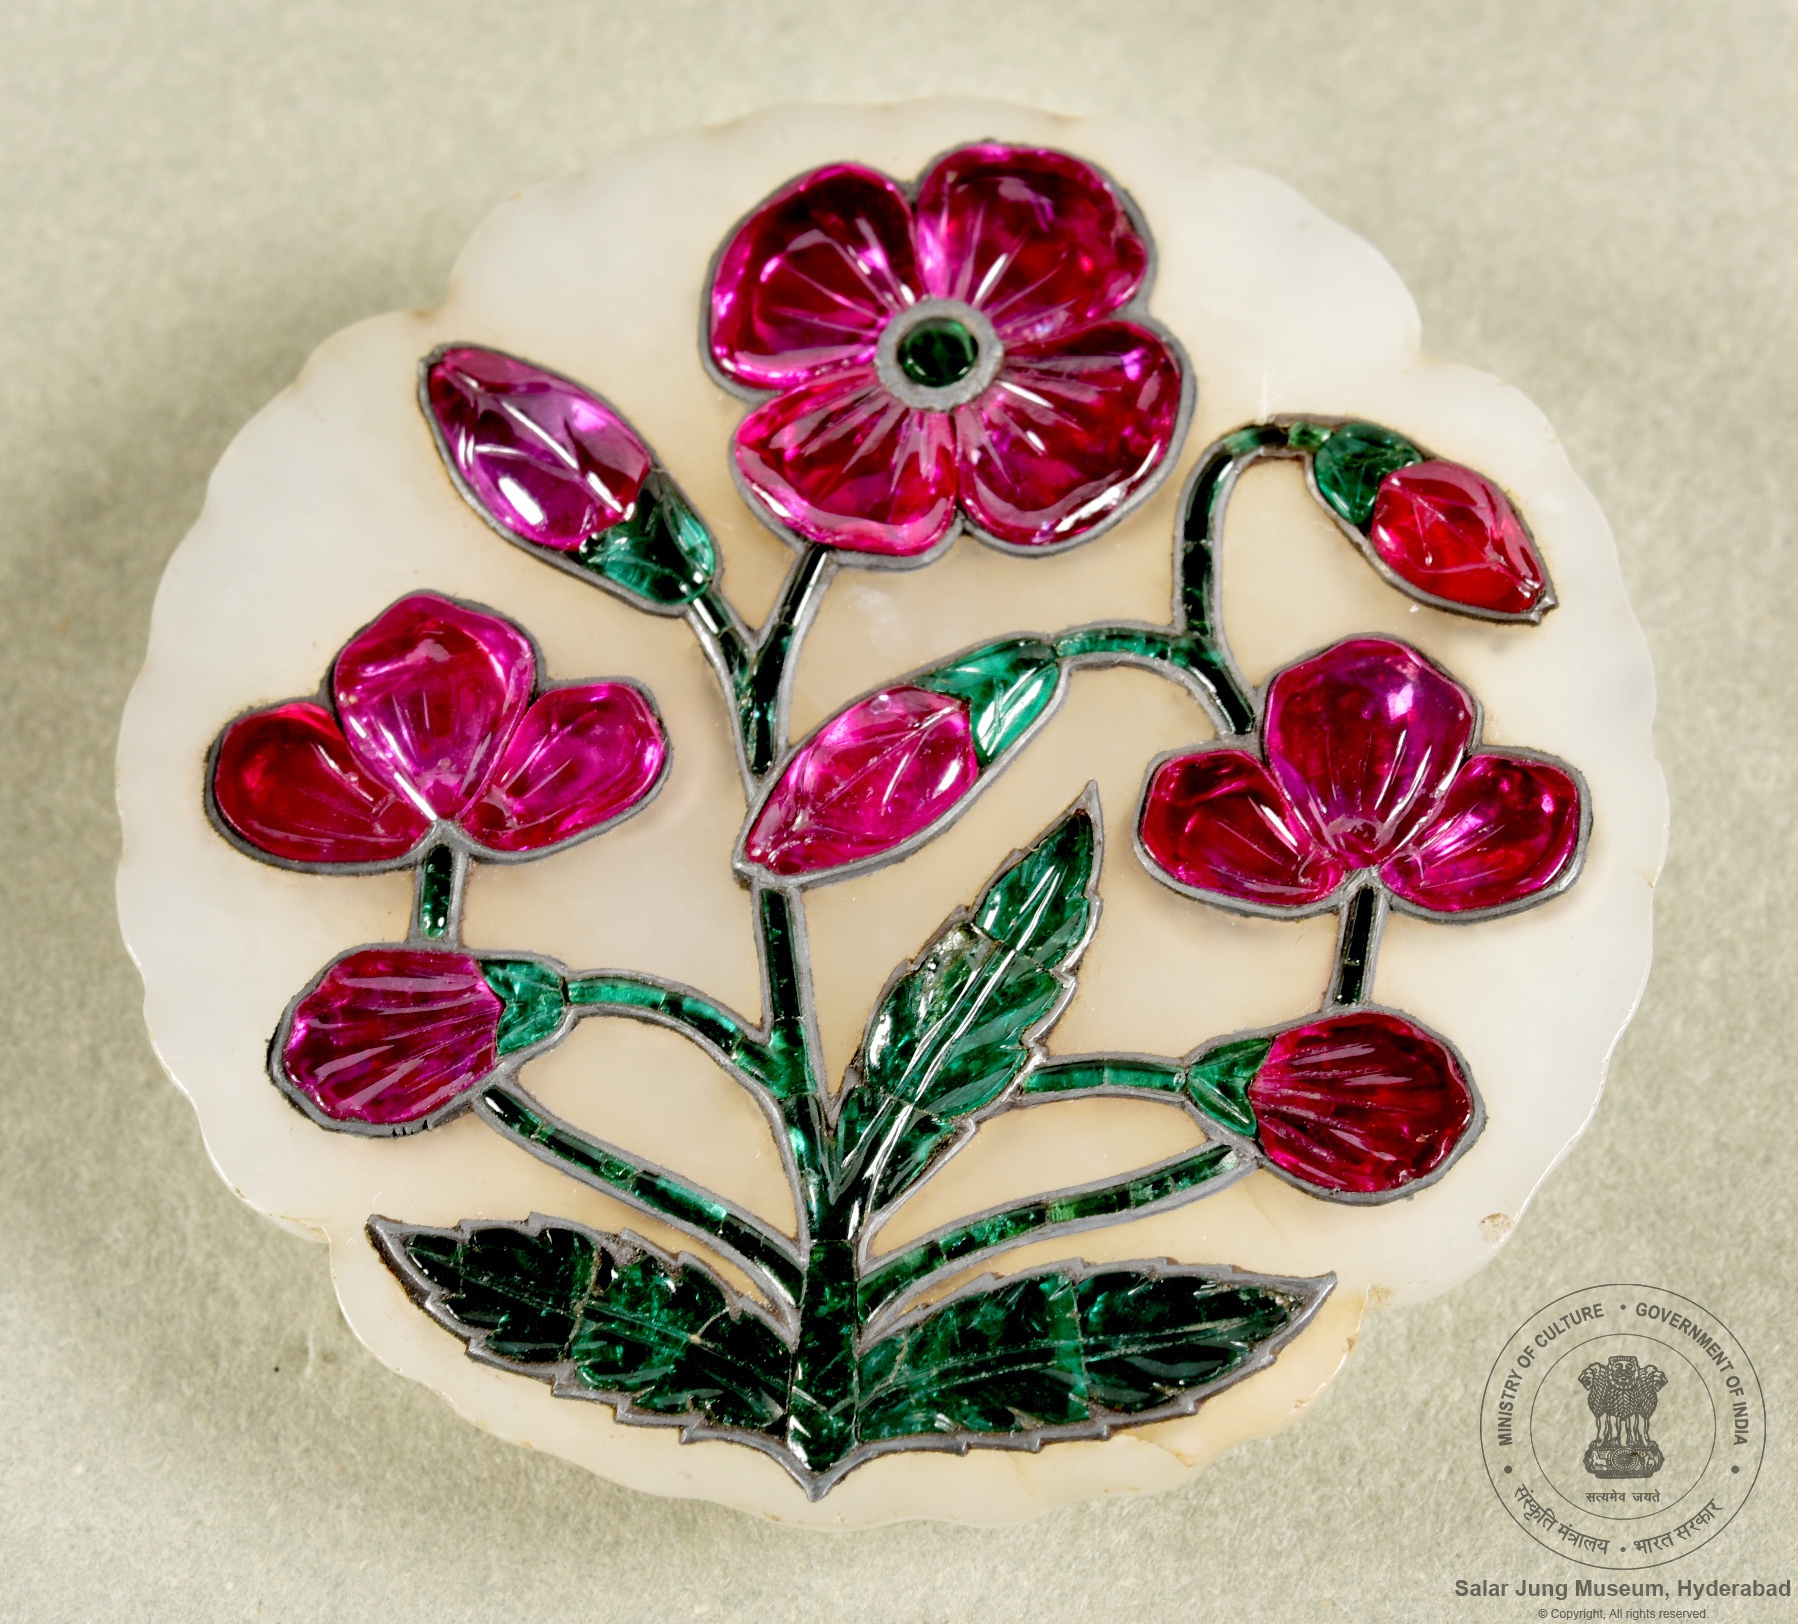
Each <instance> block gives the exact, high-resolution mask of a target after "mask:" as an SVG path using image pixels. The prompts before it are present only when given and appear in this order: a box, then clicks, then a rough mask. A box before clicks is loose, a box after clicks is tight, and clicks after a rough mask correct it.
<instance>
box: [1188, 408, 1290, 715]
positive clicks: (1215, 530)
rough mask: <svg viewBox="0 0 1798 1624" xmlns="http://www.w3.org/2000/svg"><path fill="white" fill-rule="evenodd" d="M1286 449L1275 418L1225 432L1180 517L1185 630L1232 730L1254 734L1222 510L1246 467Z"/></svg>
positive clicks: (1194, 483) (1196, 479) (1202, 466)
mask: <svg viewBox="0 0 1798 1624" xmlns="http://www.w3.org/2000/svg"><path fill="white" fill-rule="evenodd" d="M1285 449H1286V431H1285V430H1284V429H1282V428H1280V427H1278V426H1277V425H1275V424H1273V423H1256V424H1253V425H1251V426H1250V427H1249V428H1246V429H1238V430H1237V431H1236V433H1234V434H1227V435H1225V436H1224V438H1223V439H1222V440H1220V441H1219V442H1218V443H1217V445H1216V446H1214V447H1213V448H1212V451H1211V454H1210V456H1208V457H1207V458H1206V459H1205V460H1204V462H1203V463H1201V464H1200V465H1199V469H1198V472H1197V473H1195V474H1194V475H1193V478H1192V484H1191V485H1190V487H1189V488H1188V494H1187V499H1186V511H1185V513H1184V515H1183V516H1182V518H1181V524H1180V543H1179V559H1178V563H1177V565H1176V568H1175V582H1176V587H1177V597H1178V600H1179V604H1180V618H1181V629H1182V630H1183V631H1184V632H1185V634H1186V635H1187V636H1188V637H1189V638H1193V639H1195V640H1196V641H1197V642H1198V643H1199V644H1200V645H1201V646H1202V647H1203V648H1204V649H1205V650H1206V653H1207V654H1208V656H1209V658H1210V661H1211V664H1212V667H1213V674H1212V676H1211V680H1212V682H1213V683H1214V685H1215V686H1216V688H1217V690H1218V709H1219V710H1220V712H1221V713H1222V715H1223V719H1224V722H1225V725H1226V728H1227V730H1228V731H1229V732H1231V733H1252V732H1253V731H1254V727H1255V706H1254V701H1253V700H1252V699H1251V698H1250V696H1249V693H1248V691H1247V689H1246V688H1244V687H1243V684H1242V681H1241V679H1240V678H1239V677H1238V676H1237V675H1236V667H1235V662H1234V661H1233V660H1232V659H1231V658H1230V651H1229V645H1228V643H1227V642H1226V641H1225V638H1224V629H1223V605H1222V602H1221V601H1220V592H1221V585H1220V582H1219V577H1218V564H1217V557H1218V548H1219V546H1220V545H1221V544H1222V541H1223V534H1224V511H1225V509H1226V508H1228V507H1229V505H1230V493H1231V492H1232V491H1233V490H1234V489H1235V488H1236V481H1237V478H1238V477H1239V476H1240V475H1241V473H1242V471H1243V469H1245V468H1247V467H1248V466H1249V465H1250V464H1251V463H1254V462H1259V461H1260V460H1261V459H1262V458H1264V457H1268V456H1274V455H1277V454H1279V453H1280V452H1282V451H1284V450H1285Z"/></svg>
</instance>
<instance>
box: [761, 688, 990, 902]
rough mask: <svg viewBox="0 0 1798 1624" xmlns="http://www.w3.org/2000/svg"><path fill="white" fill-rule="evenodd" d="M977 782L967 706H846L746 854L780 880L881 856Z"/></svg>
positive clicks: (790, 771) (909, 701) (764, 817)
mask: <svg viewBox="0 0 1798 1624" xmlns="http://www.w3.org/2000/svg"><path fill="white" fill-rule="evenodd" d="M979 776H980V762H979V759H978V757H976V756H975V754H974V736H973V728H972V725H971V723H970V720H969V713H968V707H967V705H966V703H965V702H964V701H962V700H960V699H952V698H950V697H948V696H947V695H944V694H933V693H930V692H927V691H926V690H925V689H922V688H912V687H909V686H902V687H898V688H888V689H886V690H885V691H884V692H881V693H878V694H874V695H872V696H871V697H869V698H867V699H864V700H861V701H859V702H858V703H856V704H854V705H851V706H850V707H849V708H848V709H847V710H846V711H844V712H843V713H842V714H841V715H839V716H836V717H834V718H833V719H832V720H830V721H829V722H826V723H825V724H824V726H823V727H822V728H820V729H819V730H818V731H817V733H815V734H814V735H813V736H812V737H811V739H809V740H808V741H807V742H806V743H805V744H804V745H802V746H801V747H800V750H799V753H798V754H797V755H795V756H794V757H793V759H792V760H791V761H790V762H789V763H788V764H787V768H786V770H785V772H783V773H782V774H781V776H780V779H779V781H778V782H777V783H776V784H775V786H774V789H773V791H772V792H771V793H770V794H769V796H768V798H767V800H766V801H765V802H763V804H762V809H761V811H760V812H759V813H758V814H757V815H756V820H755V823H754V824H753V825H752V826H751V828H750V831H749V834H748V837H747V838H746V839H745V841H744V843H743V853H744V856H745V857H746V858H748V860H749V861H750V862H752V863H756V864H759V865H760V866H761V867H763V868H765V869H767V870H769V871H770V872H771V873H774V874H780V875H787V876H790V875H795V874H818V873H822V872H824V871H826V870H828V869H833V868H840V867H842V866H843V865H844V864H845V863H854V862H859V861H861V860H862V859H864V858H868V857H878V856H879V855H880V854H881V853H882V852H887V851H891V850H892V849H893V848H894V847H895V846H897V845H899V844H900V843H901V842H903V841H906V840H909V839H910V838H911V837H912V836H913V835H915V834H917V833H919V832H920V831H921V830H924V829H927V828H929V827H930V825H931V824H933V823H934V822H936V820H937V819H938V818H940V817H941V816H942V815H943V814H944V813H945V812H947V811H949V809H950V808H951V807H953V806H954V805H955V804H956V802H958V801H959V800H961V799H962V797H963V796H965V795H966V794H967V793H968V792H969V791H970V790H972V789H973V787H974V784H975V782H976V780H977V779H978V778H979Z"/></svg>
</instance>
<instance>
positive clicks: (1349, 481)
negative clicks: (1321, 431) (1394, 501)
mask: <svg viewBox="0 0 1798 1624" xmlns="http://www.w3.org/2000/svg"><path fill="white" fill-rule="evenodd" d="M1423 460H1424V456H1423V453H1422V452H1421V451H1419V450H1418V449H1417V447H1416V446H1414V445H1412V444H1411V442H1410V441H1409V440H1407V439H1405V438H1403V437H1402V436H1400V435H1397V434H1394V433H1393V432H1392V431H1391V430H1390V429H1383V428H1381V427H1379V425H1378V424H1375V423H1344V424H1343V425H1342V426H1341V427H1340V428H1337V429H1332V430H1331V431H1330V436H1329V438H1328V439H1327V440H1325V441H1324V442H1323V444H1322V445H1321V446H1319V447H1318V448H1317V450H1316V451H1315V452H1313V453H1312V457H1311V477H1312V478H1313V479H1315V480H1316V481H1317V488H1318V491H1319V492H1320V493H1321V494H1322V496H1323V499H1324V500H1325V501H1326V502H1328V503H1329V504H1330V506H1331V507H1333V508H1334V509H1335V510H1336V511H1337V512H1338V513H1340V514H1341V515H1342V516H1343V518H1345V519H1347V520H1348V522H1349V523H1350V524H1352V525H1353V526H1354V527H1355V528H1356V529H1357V530H1365V529H1366V528H1367V526H1368V523H1369V521H1370V520H1371V519H1372V518H1373V505H1374V498H1375V497H1376V496H1377V495H1378V494H1379V490H1380V482H1381V481H1382V480H1384V479H1385V477H1386V476H1387V475H1388V474H1390V473H1395V472H1396V471H1397V470H1398V469H1400V468H1408V467H1410V466H1411V464H1412V463H1414V462H1422V461H1423Z"/></svg>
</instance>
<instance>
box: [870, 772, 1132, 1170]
mask: <svg viewBox="0 0 1798 1624" xmlns="http://www.w3.org/2000/svg"><path fill="white" fill-rule="evenodd" d="M1098 861H1099V828H1098V822H1097V801H1096V798H1095V796H1094V794H1093V792H1092V791H1090V790H1089V791H1088V793H1087V795H1086V796H1083V797H1082V798H1081V800H1080V801H1079V802H1077V803H1076V804H1075V805H1074V807H1073V808H1072V809H1071V810H1070V811H1069V812H1068V813H1067V814H1066V815H1065V816H1064V817H1062V818H1061V819H1060V820H1059V821H1057V822H1056V823H1055V824H1053V825H1052V826H1051V827H1050V828H1049V829H1048V830H1047V831H1046V832H1045V833H1044V834H1043V836H1042V838H1041V839H1039V840H1038V841H1037V842H1036V844H1035V845H1034V846H1032V847H1031V848H1030V849H1029V850H1028V851H1026V852H1023V853H1021V854H1019V855H1018V856H1016V857H1014V858H1013V859H1012V860H1011V861H1010V862H1008V863H1007V864H1006V865H1005V866H1004V867H1003V868H1001V869H1000V870H999V872H998V873H997V874H996V875H994V877H993V879H992V880H991V881H990V882H989V883H988V885H987V887H986V889H985V890H984V891H983V892H982V893H981V895H980V897H979V899H978V900H977V901H976V902H975V904H974V906H973V908H972V909H971V910H968V911H966V912H963V911H961V910H958V911H957V912H956V913H955V914H953V915H951V916H950V918H949V920H948V922H947V923H946V924H945V925H944V926H943V928H942V929H941V930H940V931H939V932H938V933H937V935H936V937H935V938H934V939H933V940H932V941H931V942H930V943H929V944H928V945H927V946H926V947H925V949H924V951H923V952H922V953H921V954H920V955H919V956H918V958H917V959H916V960H915V961H913V963H912V964H910V965H909V966H906V967H904V968H903V969H902V970H901V971H900V973H899V974H898V975H896V976H895V978H894V979H893V981H892V982H891V983H889V985H888V987H887V989H886V991H885V992H884V993H883V994H882V995H881V999H880V1002H879V1004H878V1005H877V1006H876V1008H875V1011H874V1015H873V1018H872V1019H871V1020H870V1021H869V1023H868V1029H867V1033H866V1036H865V1037H864V1039H863V1044H862V1053H861V1057H860V1060H859V1063H858V1066H857V1075H856V1077H854V1078H852V1080H851V1092H850V1094H849V1096H848V1098H847V1100H846V1101H845V1109H844V1113H843V1118H842V1122H841V1125H840V1127H839V1139H838V1148H839V1154H840V1155H841V1156H842V1157H843V1159H844V1160H845V1161H846V1162H847V1161H849V1160H850V1159H851V1158H852V1157H854V1156H856V1155H857V1153H858V1152H861V1153H863V1154H865V1155H873V1156H877V1157H878V1158H879V1160H878V1165H877V1169H876V1171H875V1173H874V1175H873V1177H874V1190H873V1196H874V1200H875V1202H876V1204H880V1203H883V1202H885V1201H887V1200H888V1199H890V1198H891V1197H893V1196H895V1195H897V1194H898V1193H899V1192H900V1191H902V1190H904V1189H905V1188H907V1187H908V1186H909V1185H910V1184H912V1183H914V1182H915V1181H916V1180H917V1179H918V1178H919V1177H921V1176H922V1174H923V1173H924V1172H925V1171H926V1170H927V1168H928V1167H929V1165H930V1164H931V1162H932V1160H933V1158H934V1157H935V1156H936V1154H937V1152H938V1150H939V1149H940V1147H941V1146H942V1144H943V1142H944V1140H945V1139H946V1138H948V1137H949V1136H950V1135H951V1134H952V1133H953V1132H954V1131H955V1127H956V1124H957V1123H959V1122H960V1121H961V1120H963V1119H964V1118H966V1117H968V1116H970V1115H971V1114H972V1113H974V1112H975V1111H978V1110H980V1109H981V1108H982V1107H983V1106H986V1105H988V1104H990V1103H991V1102H992V1101H993V1100H995V1099H996V1098H998V1096H999V1095H1000V1094H1001V1093H1002V1092H1003V1091H1004V1090H1005V1089H1006V1088H1007V1087H1008V1086H1009V1085H1010V1084H1011V1083H1012V1082H1013V1081H1014V1080H1015V1079H1016V1078H1017V1076H1018V1075H1019V1073H1021V1072H1022V1071H1023V1070H1024V1068H1025V1066H1026V1065H1028V1064H1029V1062H1030V1061H1031V1060H1032V1059H1033V1058H1034V1057H1035V1055H1036V1053H1037V1052H1038V1051H1037V1045H1038V1041H1039V1040H1040V1038H1041V1035H1042V1033H1043V1031H1044V1030H1045V1029H1046V1028H1047V1027H1048V1025H1049V1024H1050V1023H1051V1022H1052V1021H1053V1020H1054V1018H1055V1016H1056V1014H1057V1013H1058V1012H1059V1010H1060V1009H1061V1007H1062V1005H1063V1003H1064V1002H1065V1001H1066V998H1067V995H1068V993H1069V992H1070V991H1071V990H1072V987H1073V983H1074V978H1073V972H1072V965H1073V963H1074V961H1075V960H1076V959H1077V958H1078V957H1079V955H1080V952H1081V950H1082V948H1083V947H1084V946H1085V943H1086V939H1087V936H1088V934H1089V933H1090V931H1091V928H1092V922H1093V919H1094V917H1095V916H1096V914H1097V910H1098V898H1097V896H1096V895H1095V893H1094V891H1093V878H1094V874H1095V872H1096V869H1097V867H1098ZM864 1092H866V1093H868V1094H870V1095H871V1096H872V1097H871V1098H858V1097H857V1096H858V1094H861V1093H864ZM875 1135H878V1136H879V1138H880V1142H881V1144H882V1145H883V1146H884V1148H885V1154H884V1155H881V1154H880V1153H879V1152H875V1151H873V1150H871V1149H864V1147H865V1146H866V1145H867V1143H868V1141H870V1140H871V1139H872V1138H873V1137H874V1136H875Z"/></svg>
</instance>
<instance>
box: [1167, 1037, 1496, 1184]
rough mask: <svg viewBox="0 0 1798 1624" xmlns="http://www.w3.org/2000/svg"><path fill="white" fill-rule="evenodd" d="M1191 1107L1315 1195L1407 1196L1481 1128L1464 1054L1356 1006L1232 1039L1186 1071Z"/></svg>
mask: <svg viewBox="0 0 1798 1624" xmlns="http://www.w3.org/2000/svg"><path fill="white" fill-rule="evenodd" d="M1187 1086H1188V1089H1189V1091H1190V1092H1191V1094H1192V1096H1193V1098H1194V1100H1195V1102H1196V1103H1197V1104H1198V1105H1199V1106H1200V1108H1201V1109H1203V1110H1204V1111H1206V1112H1207V1113H1208V1114H1209V1115H1210V1116H1212V1117H1214V1118H1215V1119H1216V1120H1218V1121H1219V1122H1221V1123H1223V1124H1224V1126H1226V1127H1228V1128H1231V1129H1233V1130H1234V1131H1236V1132H1239V1133H1246V1134H1249V1135H1252V1136H1253V1138H1254V1140H1255V1142H1256V1144H1257V1146H1258V1147H1259V1149H1260V1151H1261V1154H1262V1157H1263V1158H1264V1160H1265V1161H1266V1163H1267V1165H1268V1166H1269V1167H1270V1169H1272V1170H1273V1171H1275V1172H1277V1173H1279V1174H1281V1175H1282V1176H1283V1177H1285V1178H1287V1179H1288V1180H1290V1181H1291V1182H1292V1183H1294V1184H1297V1185H1298V1186H1299V1187H1300V1188H1301V1189H1303V1190H1308V1191H1310V1192H1311V1193H1313V1194H1317V1195H1325V1196H1330V1197H1334V1198H1335V1199H1338V1200H1342V1199H1347V1200H1351V1201H1363V1202H1375V1201H1386V1200H1391V1199H1393V1198H1394V1197H1397V1196H1400V1195H1406V1194H1409V1193H1410V1192H1411V1191H1412V1190H1413V1189H1414V1188H1415V1187H1416V1186H1417V1185H1419V1184H1420V1183H1422V1182H1423V1181H1424V1180H1426V1179H1430V1178H1432V1177H1434V1176H1435V1175H1436V1174H1439V1173H1441V1172H1442V1171H1443V1169H1444V1168H1446V1167H1447V1166H1448V1164H1449V1163H1450V1162H1451V1161H1452V1160H1453V1159H1454V1158H1455V1156H1457V1155H1458V1154H1459V1153H1460V1152H1461V1151H1462V1150H1463V1149H1465V1148H1466V1147H1467V1146H1468V1145H1469V1144H1471V1143H1472V1142H1473V1140H1474V1138H1475V1136H1476V1135H1477V1134H1478V1133H1479V1131H1480V1128H1481V1127H1482V1126H1483V1125H1484V1113H1483V1111H1482V1109H1481V1107H1480V1103H1479V1099H1478V1097H1477V1095H1476V1094H1475V1093H1474V1091H1473V1087H1472V1085H1471V1084H1470V1083H1469V1082H1468V1081H1467V1075H1466V1071H1465V1069H1464V1067H1463V1065H1462V1063H1461V1060H1460V1058H1459V1057H1458V1056H1457V1055H1456V1054H1455V1052H1454V1051H1453V1050H1452V1049H1450V1048H1449V1046H1448V1045H1447V1044H1446V1043H1444V1042H1443V1041H1442V1040H1441V1039H1440V1038H1438V1037H1437V1036H1435V1034H1433V1033H1431V1032H1427V1031H1425V1030H1424V1029H1423V1028H1422V1027H1421V1026H1418V1025H1417V1024H1416V1023H1415V1022H1413V1021H1410V1020H1408V1019H1406V1017H1404V1016H1403V1015H1399V1014H1397V1013H1395V1012H1394V1011H1391V1010H1384V1009H1352V1010H1345V1011H1343V1012H1342V1013H1340V1014H1336V1015H1324V1016H1318V1017H1314V1018H1312V1019H1309V1020H1305V1021H1300V1022H1297V1023H1295V1024H1294V1025H1292V1026H1288V1027H1286V1028H1285V1029H1283V1030H1282V1031H1279V1032H1275V1033H1273V1034H1271V1035H1270V1036H1264V1037H1260V1038H1246V1039H1236V1040H1233V1041H1232V1042H1229V1043H1225V1044H1220V1045H1217V1046H1216V1047H1215V1048H1213V1049H1210V1050H1208V1051H1206V1052H1205V1053H1204V1054H1202V1055H1200V1056H1199V1057H1198V1058H1197V1059H1196V1060H1195V1061H1194V1062H1193V1063H1192V1065H1191V1066H1190V1067H1189V1068H1188V1072H1187Z"/></svg>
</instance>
